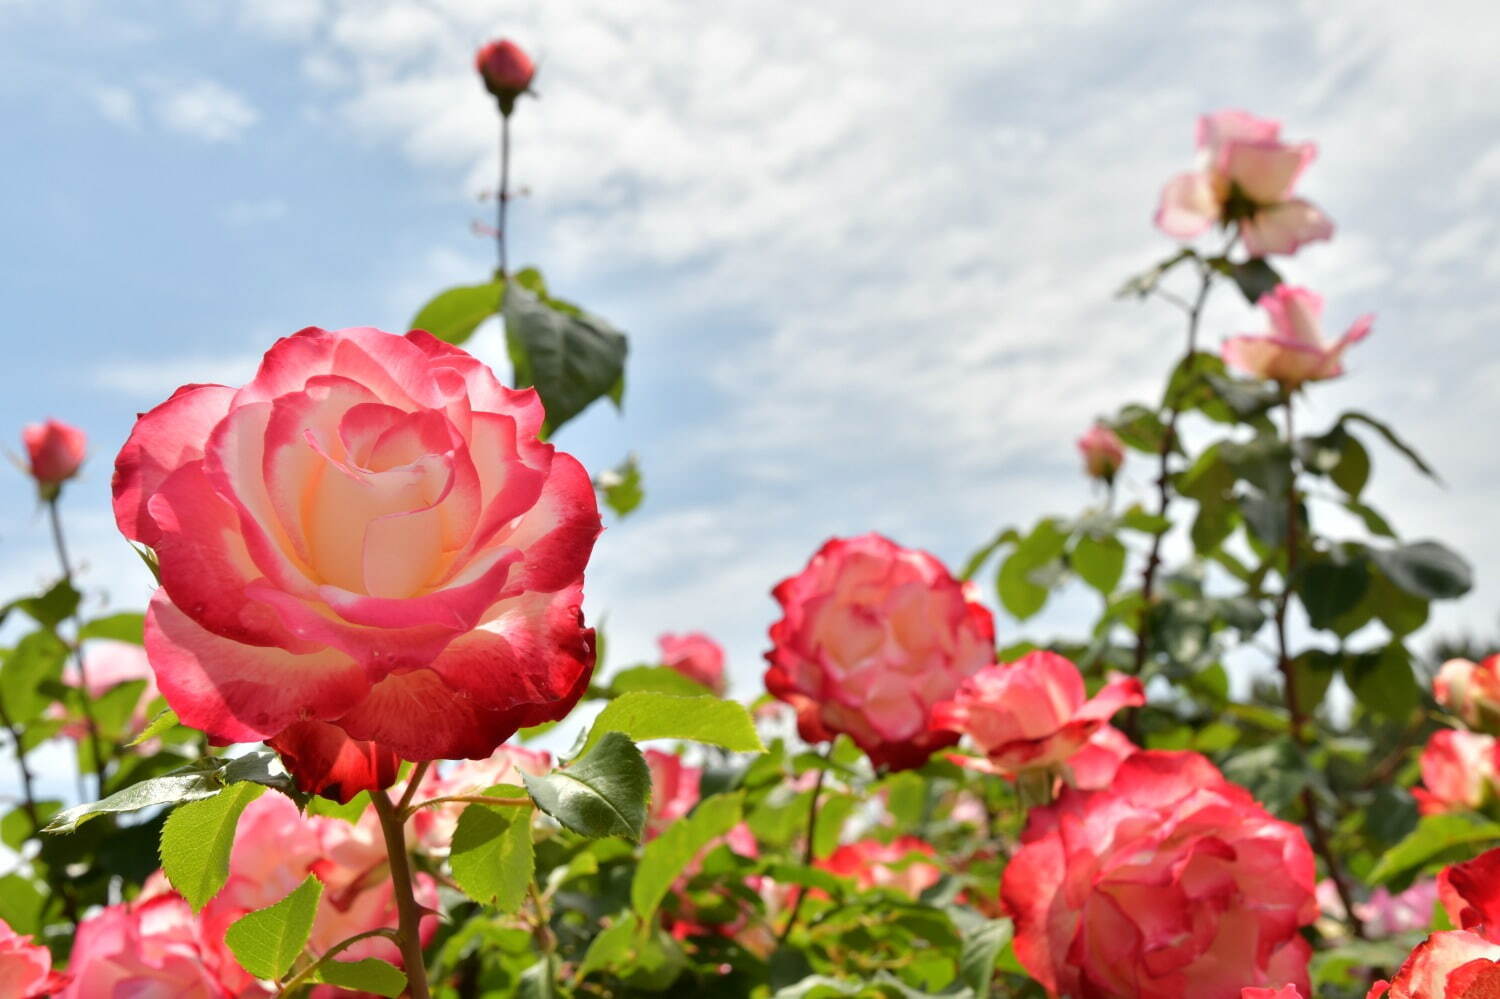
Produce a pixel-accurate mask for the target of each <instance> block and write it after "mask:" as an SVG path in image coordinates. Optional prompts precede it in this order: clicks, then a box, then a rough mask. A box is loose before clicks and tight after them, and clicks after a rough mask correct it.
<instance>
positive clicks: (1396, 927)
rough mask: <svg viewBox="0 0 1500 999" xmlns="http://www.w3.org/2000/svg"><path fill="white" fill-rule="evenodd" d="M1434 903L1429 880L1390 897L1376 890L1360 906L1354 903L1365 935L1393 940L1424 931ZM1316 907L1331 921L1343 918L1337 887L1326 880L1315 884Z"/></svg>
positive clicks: (1432, 884) (1434, 886) (1435, 896)
mask: <svg viewBox="0 0 1500 999" xmlns="http://www.w3.org/2000/svg"><path fill="white" fill-rule="evenodd" d="M1437 900H1438V883H1437V881H1436V880H1435V879H1433V878H1422V879H1420V880H1418V881H1414V882H1412V884H1411V886H1410V887H1409V888H1407V889H1406V890H1405V891H1401V892H1397V893H1396V894H1392V893H1391V892H1390V891H1389V890H1387V889H1386V888H1383V887H1382V888H1376V889H1375V890H1374V891H1372V892H1370V897H1369V898H1368V899H1366V900H1365V901H1363V902H1355V903H1354V914H1355V915H1356V916H1358V917H1359V921H1360V923H1361V924H1362V925H1363V926H1364V928H1365V933H1366V935H1368V936H1369V937H1371V938H1374V939H1379V938H1380V937H1390V936H1395V935H1396V934H1398V933H1409V932H1411V931H1412V930H1425V929H1426V928H1427V927H1428V926H1430V925H1431V924H1432V910H1433V907H1434V906H1435V905H1436V904H1437ZM1318 906H1319V907H1320V908H1321V909H1322V910H1323V911H1324V912H1326V913H1328V914H1329V915H1330V916H1332V917H1333V918H1335V919H1343V918H1344V917H1345V910H1344V902H1343V900H1342V899H1341V898H1339V891H1338V886H1337V885H1335V884H1334V883H1333V880H1332V879H1330V878H1324V879H1323V880H1322V881H1319V882H1318Z"/></svg>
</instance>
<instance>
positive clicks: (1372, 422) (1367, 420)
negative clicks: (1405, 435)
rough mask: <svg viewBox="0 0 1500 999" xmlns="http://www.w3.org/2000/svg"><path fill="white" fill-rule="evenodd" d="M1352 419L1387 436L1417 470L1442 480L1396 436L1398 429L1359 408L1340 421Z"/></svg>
mask: <svg viewBox="0 0 1500 999" xmlns="http://www.w3.org/2000/svg"><path fill="white" fill-rule="evenodd" d="M1350 421H1353V422H1355V423H1363V424H1364V425H1365V426H1367V427H1369V428H1370V429H1371V430H1374V431H1375V432H1376V433H1378V434H1379V435H1380V436H1382V437H1384V438H1385V442H1386V443H1387V444H1389V445H1390V446H1391V447H1393V448H1395V449H1396V450H1397V451H1400V452H1401V453H1402V454H1403V455H1405V456H1406V459H1407V460H1408V461H1410V462H1411V463H1412V464H1413V465H1415V466H1416V468H1417V471H1419V472H1421V473H1422V474H1423V475H1425V476H1427V477H1428V478H1429V479H1432V480H1433V481H1434V482H1441V481H1442V480H1441V479H1440V478H1438V474H1437V472H1435V471H1433V470H1432V467H1431V466H1430V465H1428V464H1427V462H1425V461H1423V460H1422V456H1421V455H1419V454H1417V452H1416V450H1415V449H1414V448H1413V447H1412V446H1411V445H1410V444H1408V443H1406V442H1405V441H1404V440H1402V439H1401V438H1400V437H1398V436H1396V431H1394V430H1392V429H1391V428H1390V427H1389V426H1387V425H1386V424H1384V423H1382V422H1380V421H1379V420H1377V419H1375V417H1373V416H1370V415H1369V414H1368V413H1361V412H1359V411H1358V410H1352V409H1351V410H1350V411H1348V412H1347V413H1345V414H1343V415H1342V416H1340V417H1339V422H1340V423H1347V422H1350Z"/></svg>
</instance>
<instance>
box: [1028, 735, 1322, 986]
mask: <svg viewBox="0 0 1500 999" xmlns="http://www.w3.org/2000/svg"><path fill="white" fill-rule="evenodd" d="M1021 842H1022V846H1021V848H1020V849H1019V850H1017V851H1016V853H1015V855H1014V856H1013V857H1012V858H1011V861H1010V863H1009V865H1008V866H1007V867H1006V868H1005V873H1004V875H1003V878H1002V881H1001V898H1002V900H1003V902H1004V904H1005V908H1006V910H1007V912H1008V913H1009V914H1010V916H1011V918H1012V919H1013V920H1014V921H1015V927H1016V935H1015V954H1016V958H1017V959H1018V960H1019V961H1020V962H1021V964H1022V965H1024V966H1025V968H1026V970H1027V971H1029V972H1031V974H1032V976H1033V977H1035V978H1036V979H1037V980H1038V981H1039V982H1041V984H1042V985H1043V986H1044V987H1045V988H1046V989H1047V994H1048V995H1053V996H1057V995H1068V996H1142V997H1144V996H1156V997H1166V996H1191V997H1193V999H1239V997H1240V995H1241V989H1243V988H1246V987H1257V988H1272V989H1280V988H1284V987H1286V986H1288V985H1293V986H1296V987H1297V988H1299V989H1301V990H1303V991H1304V992H1306V991H1307V989H1308V985H1309V982H1308V967H1307V966H1308V959H1309V958H1310V957H1311V956H1312V948H1311V947H1310V946H1309V945H1308V943H1307V941H1306V940H1304V939H1303V937H1302V933H1301V929H1302V927H1304V926H1307V925H1309V924H1311V923H1312V922H1313V921H1314V920H1315V919H1316V918H1317V913H1318V906H1317V900H1316V898H1315V896H1314V893H1313V882H1314V878H1315V873H1314V872H1315V863H1314V860H1313V854H1312V850H1311V849H1310V848H1309V847H1308V845H1307V840H1306V839H1305V838H1304V837H1303V835H1302V830H1301V829H1300V828H1298V827H1297V826H1294V825H1292V824H1291V823H1288V822H1283V821H1281V820H1280V819H1277V818H1276V817H1274V816H1272V815H1271V814H1270V813H1268V812H1267V811H1266V810H1265V809H1264V808H1262V807H1261V806H1260V805H1259V804H1257V803H1256V801H1255V800H1254V799H1253V798H1251V797H1250V794H1249V792H1247V791H1246V790H1245V789H1244V788H1242V787H1238V786H1236V785H1234V784H1231V783H1230V782H1229V781H1227V780H1225V779H1224V777H1223V775H1222V774H1220V773H1219V771H1218V770H1217V769H1216V768H1215V767H1214V765H1213V764H1212V763H1210V762H1209V761H1208V759H1207V758H1206V757H1203V756H1200V755H1199V754H1197V753H1188V752H1167V751H1162V750H1151V751H1142V752H1139V753H1136V754H1135V755H1134V756H1131V757H1130V758H1129V759H1128V760H1126V761H1125V762H1124V763H1122V764H1121V765H1120V769H1119V772H1118V773H1116V775H1115V779H1114V782H1113V783H1112V784H1110V786H1109V787H1107V788H1104V789H1102V790H1098V791H1079V790H1077V789H1075V788H1065V789H1064V790H1063V792H1062V795H1061V797H1059V798H1058V800H1057V802H1056V803H1055V804H1052V805H1048V806H1045V807H1041V808H1033V809H1032V810H1031V812H1030V813H1029V816H1028V819H1027V823H1026V828H1025V831H1024V832H1023V833H1022V836H1021Z"/></svg>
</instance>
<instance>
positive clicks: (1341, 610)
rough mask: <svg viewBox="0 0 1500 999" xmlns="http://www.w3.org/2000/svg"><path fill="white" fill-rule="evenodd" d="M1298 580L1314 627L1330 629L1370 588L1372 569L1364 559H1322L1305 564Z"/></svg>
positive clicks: (1298, 590)
mask: <svg viewBox="0 0 1500 999" xmlns="http://www.w3.org/2000/svg"><path fill="white" fill-rule="evenodd" d="M1295 582H1296V591H1297V597H1298V598H1299V599H1300V600H1301V601H1302V606H1303V607H1305V608H1306V609H1307V618H1308V622H1309V623H1310V624H1311V625H1312V626H1313V627H1314V628H1319V629H1330V628H1333V627H1334V625H1335V623H1336V621H1337V619H1338V618H1340V617H1342V616H1343V615H1345V614H1347V613H1349V612H1350V611H1351V610H1353V609H1354V608H1355V607H1356V606H1358V604H1359V602H1360V600H1361V599H1363V598H1364V595H1365V591H1366V590H1368V589H1369V588H1370V568H1369V564H1368V563H1367V562H1366V561H1365V560H1364V559H1352V560H1338V559H1333V558H1320V559H1317V560H1316V561H1313V562H1309V563H1307V564H1306V565H1304V566H1302V568H1301V569H1300V570H1299V572H1298V573H1297V577H1296V581H1295Z"/></svg>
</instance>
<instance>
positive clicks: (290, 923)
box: [224, 874, 323, 981]
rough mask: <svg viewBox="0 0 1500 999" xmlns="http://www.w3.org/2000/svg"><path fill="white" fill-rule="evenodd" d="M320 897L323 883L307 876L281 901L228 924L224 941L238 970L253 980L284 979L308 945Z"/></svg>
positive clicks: (312, 876)
mask: <svg viewBox="0 0 1500 999" xmlns="http://www.w3.org/2000/svg"><path fill="white" fill-rule="evenodd" d="M322 895H323V883H322V882H321V881H319V880H318V879H317V877H315V876H314V875H311V874H309V875H308V876H307V878H306V879H305V880H304V881H303V882H302V883H301V884H300V885H298V886H297V887H296V888H293V889H292V891H291V894H289V895H287V897H286V898H284V899H282V900H281V901H280V902H277V903H276V904H275V905H272V906H268V907H267V908H264V909H259V910H257V911H255V912H252V913H250V914H249V915H247V916H241V917H240V918H239V919H237V920H235V921H234V922H233V923H231V924H230V926H229V929H228V930H226V931H225V932H224V942H225V943H226V944H228V945H229V949H230V950H231V951H233V952H234V957H235V960H237V961H239V962H240V967H242V968H244V969H245V970H246V971H248V972H250V974H252V975H254V976H255V977H256V978H266V979H270V980H272V981H279V980H280V979H281V978H282V977H283V976H285V975H286V973H287V972H288V971H289V970H291V967H292V963H293V962H294V961H296V960H297V956H298V955H299V954H301V953H302V948H303V947H306V946H307V938H308V935H309V934H311V933H312V925H313V917H314V916H316V915H317V913H318V900H319V899H320V898H321V897H322Z"/></svg>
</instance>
